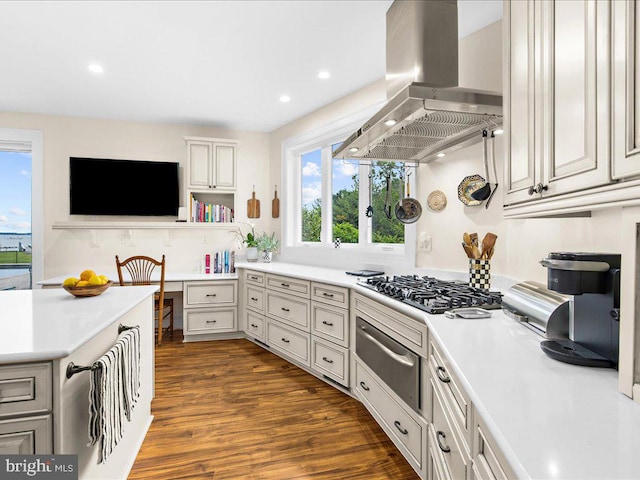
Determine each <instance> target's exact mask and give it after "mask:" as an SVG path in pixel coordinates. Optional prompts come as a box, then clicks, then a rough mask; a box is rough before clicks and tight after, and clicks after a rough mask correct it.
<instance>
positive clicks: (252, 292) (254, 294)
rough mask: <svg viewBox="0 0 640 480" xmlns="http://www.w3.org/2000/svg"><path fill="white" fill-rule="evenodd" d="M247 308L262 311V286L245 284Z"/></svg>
mask: <svg viewBox="0 0 640 480" xmlns="http://www.w3.org/2000/svg"><path fill="white" fill-rule="evenodd" d="M245 294H246V295H245V299H246V302H247V308H250V309H252V310H255V311H256V312H260V313H264V288H256V287H252V286H250V285H247V288H246V289H245Z"/></svg>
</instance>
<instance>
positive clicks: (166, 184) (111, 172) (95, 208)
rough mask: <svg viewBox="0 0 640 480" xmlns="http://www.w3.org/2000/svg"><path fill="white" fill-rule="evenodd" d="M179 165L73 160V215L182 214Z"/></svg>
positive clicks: (71, 172)
mask: <svg viewBox="0 0 640 480" xmlns="http://www.w3.org/2000/svg"><path fill="white" fill-rule="evenodd" d="M178 166H179V164H178V163H177V162H148V161H140V160H112V159H105V158H80V157H69V192H70V213H71V215H136V216H167V215H172V216H176V215H178V206H179V204H180V200H179V185H178Z"/></svg>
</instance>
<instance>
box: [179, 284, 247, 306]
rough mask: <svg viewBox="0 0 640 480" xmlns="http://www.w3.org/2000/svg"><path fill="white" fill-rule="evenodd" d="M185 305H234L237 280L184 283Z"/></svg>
mask: <svg viewBox="0 0 640 480" xmlns="http://www.w3.org/2000/svg"><path fill="white" fill-rule="evenodd" d="M185 289H186V302H185V307H207V306H211V305H220V306H222V305H235V304H236V302H237V290H238V282H235V281H234V282H194V283H187V284H185Z"/></svg>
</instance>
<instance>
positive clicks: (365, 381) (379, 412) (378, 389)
mask: <svg viewBox="0 0 640 480" xmlns="http://www.w3.org/2000/svg"><path fill="white" fill-rule="evenodd" d="M355 383H356V385H355V390H356V394H357V396H358V397H359V398H360V399H361V400H363V402H364V403H365V405H366V406H368V407H369V409H370V410H373V411H372V413H373V414H374V417H376V420H378V421H379V422H380V421H381V422H382V423H383V424H384V425H383V428H384V430H385V431H386V432H387V434H388V435H389V436H390V437H391V438H392V439H395V443H398V442H399V443H400V444H402V445H403V446H404V447H405V449H406V450H407V451H408V453H409V454H410V456H411V459H412V460H413V463H414V464H415V465H416V466H417V467H418V469H420V470H423V469H424V465H423V462H424V460H425V453H426V444H425V442H424V439H426V428H427V425H426V423H424V424H422V423H419V422H417V421H416V420H415V419H414V418H413V417H412V416H411V415H410V414H409V413H408V412H407V411H406V410H405V409H404V408H403V407H402V406H401V405H400V404H399V403H398V402H396V401H395V400H394V399H393V398H392V397H391V396H390V395H389V394H388V393H387V392H386V391H385V390H384V389H383V387H382V386H381V385H380V384H379V383H378V381H377V380H376V379H374V377H373V375H371V374H370V373H369V372H368V371H367V370H366V369H365V367H363V366H362V365H361V364H360V362H358V361H356V382H355Z"/></svg>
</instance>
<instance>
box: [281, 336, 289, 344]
mask: <svg viewBox="0 0 640 480" xmlns="http://www.w3.org/2000/svg"><path fill="white" fill-rule="evenodd" d="M280 340H282V341H283V342H284V343H289V340H287V339H286V338H284V337H282V338H281V339H280Z"/></svg>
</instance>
